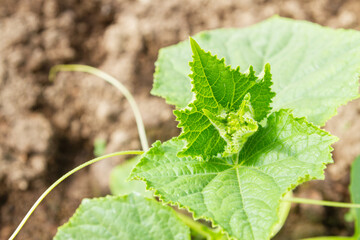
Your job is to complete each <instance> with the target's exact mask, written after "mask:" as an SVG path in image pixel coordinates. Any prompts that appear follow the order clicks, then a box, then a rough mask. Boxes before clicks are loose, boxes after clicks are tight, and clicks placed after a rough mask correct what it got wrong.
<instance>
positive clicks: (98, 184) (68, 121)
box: [0, 0, 360, 240]
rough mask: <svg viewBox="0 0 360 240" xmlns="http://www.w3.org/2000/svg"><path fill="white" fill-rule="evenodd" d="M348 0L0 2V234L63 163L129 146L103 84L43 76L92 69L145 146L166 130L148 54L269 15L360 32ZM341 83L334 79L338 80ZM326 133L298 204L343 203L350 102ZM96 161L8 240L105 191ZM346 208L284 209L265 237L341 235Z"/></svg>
mask: <svg viewBox="0 0 360 240" xmlns="http://www.w3.org/2000/svg"><path fill="white" fill-rule="evenodd" d="M359 13H360V1H358V0H317V1H310V0H288V1H285V0H238V1H235V0H233V1H232V0H223V1H218V0H197V1H190V0H182V1H180V0H167V1H166V0H164V1H161V0H152V1H151V0H137V1H135V0H91V1H86V0H46V1H45V0H0V239H7V238H8V237H9V236H10V234H11V233H12V231H13V230H14V229H15V228H16V226H17V225H18V224H19V222H20V221H21V219H22V218H23V217H24V215H25V214H26V212H27V211H28V210H29V208H30V207H31V206H32V204H33V203H34V202H35V201H36V199H37V198H38V197H39V196H40V194H41V193H42V192H43V191H44V190H45V189H46V188H47V187H48V186H50V185H51V184H52V183H53V182H54V181H55V180H57V179H58V178H59V177H60V176H61V175H62V174H64V173H66V172H67V171H68V170H70V169H72V168H73V167H75V166H77V165H79V164H81V163H83V162H85V161H87V160H89V159H91V158H93V157H94V155H93V149H94V141H95V139H103V140H105V141H106V152H107V153H110V152H114V151H120V150H128V149H129V150H130V149H140V148H141V146H140V143H139V140H138V135H137V129H136V124H135V121H134V118H133V114H132V111H131V109H130V107H129V105H128V103H127V102H126V101H125V99H124V97H123V96H122V95H121V94H120V93H119V92H117V90H116V89H114V88H113V87H111V86H110V85H109V84H107V83H105V82H104V81H102V80H100V79H98V78H95V77H92V76H90V75H86V74H81V73H59V74H58V75H57V77H56V79H55V81H54V82H49V81H48V73H49V69H50V68H51V67H52V66H54V65H56V64H61V63H81V64H88V65H91V66H94V67H98V68H100V69H102V70H104V71H106V72H107V73H109V74H111V75H113V76H114V77H116V78H117V79H119V80H120V81H121V82H122V83H124V84H125V85H126V86H127V87H128V88H129V90H130V91H131V92H132V93H133V94H134V96H135V99H136V101H137V103H138V105H139V106H140V111H141V113H142V116H143V119H144V122H145V127H146V130H147V134H148V140H149V142H150V143H152V142H154V141H155V140H157V139H160V140H167V139H170V138H171V137H172V136H175V135H177V134H178V132H179V130H178V129H177V128H176V125H177V124H176V122H175V118H174V116H173V115H172V107H171V106H168V105H166V104H165V102H164V100H162V99H160V98H157V97H153V96H151V95H150V94H149V92H150V90H151V87H152V80H153V77H152V74H153V72H154V62H155V61H156V58H157V53H158V50H159V49H160V48H162V47H165V46H169V45H171V44H175V43H177V42H179V41H182V40H186V39H188V37H189V36H190V35H193V34H195V33H197V32H199V31H202V30H207V29H215V28H222V27H246V26H249V25H251V24H254V23H257V22H259V21H262V20H264V19H266V18H268V17H271V16H273V15H274V14H278V15H280V16H284V17H290V18H294V19H305V20H308V21H312V22H315V23H319V24H321V25H325V26H329V27H333V28H348V29H357V30H360V15H359ZM339 80H341V79H339ZM325 129H326V130H328V131H330V132H331V133H332V134H334V135H336V136H338V137H339V138H340V141H339V142H338V143H336V144H335V145H334V148H335V150H334V152H333V155H334V159H335V164H332V165H330V166H329V167H328V168H327V170H326V180H325V181H312V182H310V183H307V184H304V185H302V186H301V187H299V188H298V189H296V191H295V194H296V196H298V197H308V198H313V199H324V200H332V201H344V202H348V201H350V200H349V193H348V184H349V166H350V165H351V162H352V161H353V160H354V158H355V157H356V156H357V155H359V154H360V101H359V100H357V101H353V102H351V103H349V104H348V105H346V106H343V107H341V108H340V109H339V114H338V115H337V116H335V117H334V118H333V119H332V120H330V121H329V122H328V124H327V125H326V127H325ZM124 160H125V159H114V160H105V161H103V162H100V163H97V164H95V165H93V166H91V167H90V168H87V169H85V170H82V171H81V172H78V173H76V174H75V175H74V176H72V177H71V178H69V179H68V180H66V181H65V182H63V183H62V184H61V185H60V186H59V187H57V188H56V189H55V190H54V191H53V192H52V193H51V194H50V195H49V196H48V197H47V198H46V199H45V201H44V202H43V203H42V204H41V205H40V206H39V208H38V209H37V210H36V211H35V213H34V215H33V216H32V217H31V218H30V220H29V222H28V223H27V224H26V225H25V227H24V228H23V230H22V231H21V232H20V234H19V236H18V239H51V238H52V237H53V236H54V235H55V233H56V229H57V227H58V226H59V225H62V224H63V223H64V222H66V221H67V220H68V218H69V217H70V216H71V215H72V214H73V213H74V211H75V209H76V208H77V207H78V205H79V204H80V202H81V199H82V198H84V197H94V196H102V195H105V194H107V193H109V188H108V182H109V173H110V171H111V169H112V168H113V167H114V166H115V165H116V164H118V163H119V162H121V161H124ZM346 212H347V210H346V209H334V208H325V207H321V206H310V205H298V204H294V205H293V208H292V210H291V215H290V217H289V219H288V221H287V223H286V225H285V227H284V228H283V230H282V231H281V232H280V233H279V234H278V236H277V237H276V239H287V240H288V239H299V238H302V237H309V236H319V235H344V236H346V235H351V234H352V233H353V224H352V223H348V222H346V221H345V220H344V214H345V213H346Z"/></svg>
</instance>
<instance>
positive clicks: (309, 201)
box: [281, 198, 360, 208]
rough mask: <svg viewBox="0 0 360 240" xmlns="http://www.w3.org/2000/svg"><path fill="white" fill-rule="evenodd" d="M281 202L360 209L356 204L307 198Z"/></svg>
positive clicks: (285, 199)
mask: <svg viewBox="0 0 360 240" xmlns="http://www.w3.org/2000/svg"><path fill="white" fill-rule="evenodd" d="M281 201H285V202H293V203H302V204H312V205H321V206H327V207H340V208H360V204H355V203H342V202H331V201H322V200H313V199H307V198H284V199H282V200H281Z"/></svg>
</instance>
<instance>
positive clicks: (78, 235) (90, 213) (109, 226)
mask: <svg viewBox="0 0 360 240" xmlns="http://www.w3.org/2000/svg"><path fill="white" fill-rule="evenodd" d="M54 239H55V240H62V239H66V240H71V239H76V240H79V239H84V240H85V239H86V240H88V239H90V240H91V239H94V240H95V239H96V240H110V239H111V240H115V239H133V240H143V239H150V240H151V239H153V240H158V239H164V240H168V239H178V240H190V230H189V228H188V227H187V226H186V225H185V224H184V223H183V222H182V221H181V220H180V218H178V217H177V215H176V213H175V212H174V210H173V209H171V208H170V207H168V206H164V205H162V204H161V203H159V202H157V201H155V200H152V199H147V198H144V197H142V196H139V195H135V194H130V195H125V196H107V197H104V198H96V199H84V200H83V201H82V203H81V205H80V207H79V208H78V209H77V210H76V213H75V214H74V216H73V217H71V218H70V220H69V222H68V223H66V224H64V225H63V226H61V227H60V228H59V229H58V232H57V234H56V236H55V238H54Z"/></svg>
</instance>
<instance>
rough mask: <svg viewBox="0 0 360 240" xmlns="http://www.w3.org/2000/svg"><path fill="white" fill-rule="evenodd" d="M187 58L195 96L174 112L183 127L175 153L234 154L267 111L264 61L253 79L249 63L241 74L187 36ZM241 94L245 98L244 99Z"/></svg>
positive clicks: (267, 77)
mask: <svg viewBox="0 0 360 240" xmlns="http://www.w3.org/2000/svg"><path fill="white" fill-rule="evenodd" d="M190 42H191V48H192V51H193V62H191V63H190V66H191V70H192V72H193V73H192V74H191V75H190V77H191V78H192V79H193V81H192V84H193V89H192V91H193V92H194V93H195V100H194V101H193V102H191V103H190V104H189V106H188V107H187V108H185V109H181V110H176V111H174V114H175V115H176V116H177V120H178V121H179V125H178V126H179V127H182V128H183V132H182V133H181V135H180V136H179V138H180V139H185V140H186V141H187V146H186V148H185V149H183V150H182V151H181V152H180V153H179V156H192V157H196V156H201V157H203V158H208V157H211V156H215V155H217V154H218V153H224V151H225V153H224V154H225V155H231V154H235V153H238V152H239V151H240V149H241V147H242V145H243V144H244V143H245V142H246V139H247V138H248V137H249V136H251V135H252V134H253V133H254V132H255V131H256V130H257V121H261V120H262V119H263V118H264V117H266V115H267V114H268V113H269V111H270V109H271V108H270V103H271V99H272V97H274V95H275V94H274V93H273V92H271V89H270V86H271V84H272V83H271V74H270V66H269V65H266V68H265V74H264V78H263V79H258V78H257V77H256V76H255V72H254V71H253V69H252V67H250V69H249V73H248V74H242V73H240V71H239V67H238V68H237V69H236V70H233V69H231V68H230V66H225V64H224V59H222V60H219V59H217V57H216V56H212V55H211V54H210V53H209V52H208V53H206V52H205V51H204V50H202V49H201V48H200V46H199V45H198V44H197V43H196V42H195V41H194V40H193V39H190ZM245 95H246V99H245V98H244V97H245Z"/></svg>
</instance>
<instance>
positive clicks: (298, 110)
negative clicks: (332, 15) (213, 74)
mask: <svg viewBox="0 0 360 240" xmlns="http://www.w3.org/2000/svg"><path fill="white" fill-rule="evenodd" d="M194 39H196V41H198V42H199V43H200V45H201V46H202V47H203V48H206V49H209V50H211V52H212V53H213V54H217V55H218V56H219V57H224V58H225V61H226V63H227V64H230V65H232V66H242V68H244V69H246V68H247V67H248V66H250V65H252V66H254V69H255V70H256V71H257V72H260V71H261V70H262V69H263V67H264V63H270V65H271V68H272V69H271V72H272V74H273V82H274V85H273V86H272V90H273V91H274V92H275V93H276V97H275V98H274V99H273V104H272V107H273V111H278V110H279V109H283V108H288V109H293V110H294V115H295V116H297V117H307V119H308V120H309V121H310V122H312V123H314V124H316V125H321V126H322V125H324V124H325V122H326V121H327V120H328V119H330V118H331V117H332V116H333V115H335V114H336V110H337V108H338V107H339V106H340V105H342V104H345V103H347V102H348V101H350V100H352V99H355V98H357V97H359V93H358V88H359V82H358V79H359V75H360V32H359V31H354V30H342V29H341V30H334V29H331V28H325V27H321V26H319V25H317V24H313V23H310V22H305V21H298V20H290V19H286V18H281V17H273V18H271V19H269V20H267V21H264V22H262V23H259V24H257V25H254V26H252V27H249V28H245V29H218V30H212V31H207V32H203V33H200V34H197V35H196V36H194ZM189 61H191V51H190V48H189V43H188V41H185V42H182V43H180V44H177V45H174V46H171V47H167V48H163V49H161V51H160V52H159V58H158V60H157V62H156V71H155V75H154V87H153V89H152V91H151V93H152V94H154V95H157V96H161V97H164V98H165V99H166V101H167V102H168V103H170V104H174V105H176V106H177V107H178V108H182V107H185V106H187V105H188V104H189V103H190V102H191V100H192V99H193V92H191V84H190V78H189V77H188V74H189V73H190V71H189V69H188V66H187V63H188V62H189ZM251 97H252V98H253V97H254V96H253V95H252V96H251ZM253 107H254V108H255V106H253Z"/></svg>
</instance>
